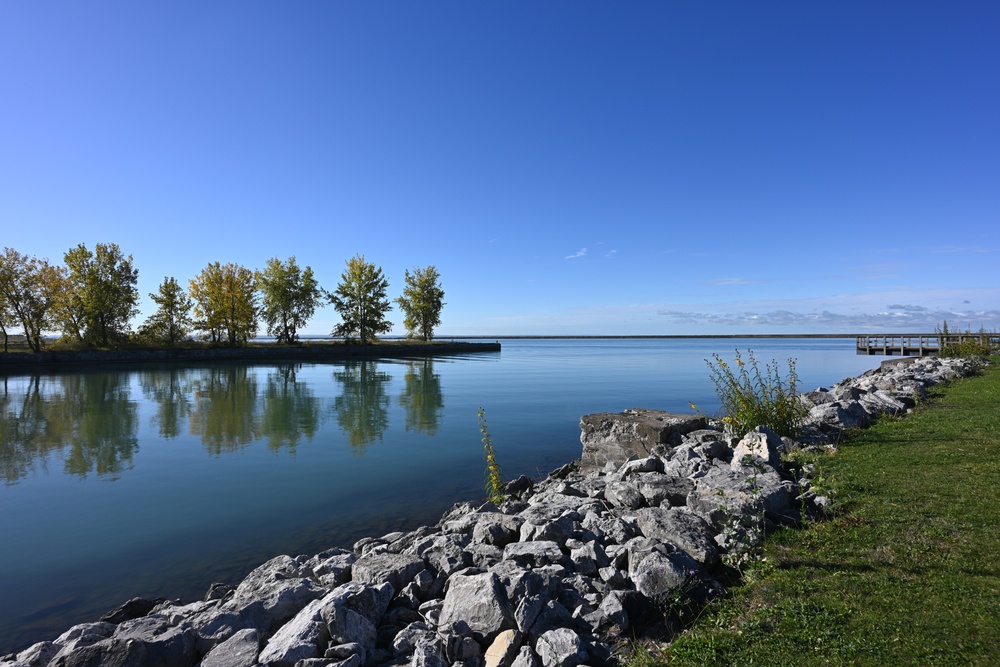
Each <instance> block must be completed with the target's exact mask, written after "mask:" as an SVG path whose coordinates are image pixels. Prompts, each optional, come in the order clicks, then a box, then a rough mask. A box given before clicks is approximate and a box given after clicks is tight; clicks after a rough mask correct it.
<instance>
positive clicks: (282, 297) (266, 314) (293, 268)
mask: <svg viewBox="0 0 1000 667" xmlns="http://www.w3.org/2000/svg"><path fill="white" fill-rule="evenodd" d="M257 287H258V289H259V290H260V293H261V304H260V305H261V307H260V314H261V317H262V318H263V320H264V323H265V324H266V325H267V333H269V334H270V335H272V336H274V337H275V338H276V339H277V341H278V342H279V343H288V344H291V343H294V342H295V341H296V340H297V339H298V329H299V328H300V327H304V326H305V325H306V324H307V323H308V322H309V318H311V317H312V316H313V313H315V312H316V307H317V306H319V304H320V302H321V300H322V297H323V290H322V289H320V287H319V283H317V282H316V278H315V277H313V270H312V267H309V266H307V267H306V268H305V269H300V268H299V265H298V264H297V263H296V262H295V257H291V258H290V259H289V260H288V261H287V262H282V261H281V260H279V259H278V258H277V257H273V258H271V259H269V260H267V267H266V268H265V269H264V270H263V271H258V272H257Z"/></svg>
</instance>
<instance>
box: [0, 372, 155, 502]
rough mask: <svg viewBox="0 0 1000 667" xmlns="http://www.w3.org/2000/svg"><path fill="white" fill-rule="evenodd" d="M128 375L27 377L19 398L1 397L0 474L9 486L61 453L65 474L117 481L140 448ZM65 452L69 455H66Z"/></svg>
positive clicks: (8, 394)
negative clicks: (51, 378) (50, 457)
mask: <svg viewBox="0 0 1000 667" xmlns="http://www.w3.org/2000/svg"><path fill="white" fill-rule="evenodd" d="M128 377H129V376H128V373H116V372H102V373H66V374H63V375H60V376H59V377H58V379H57V380H56V381H50V380H48V379H47V378H42V376H40V375H32V376H30V377H28V378H26V382H27V385H26V386H25V390H24V393H23V394H18V393H15V392H12V391H10V388H9V384H8V383H6V382H5V384H4V392H3V395H2V398H0V408H2V409H0V475H2V477H3V479H4V481H5V482H6V483H7V484H13V483H15V482H17V481H18V480H19V479H21V478H23V477H25V476H26V475H28V474H29V473H33V472H34V471H35V466H36V465H39V464H41V465H43V466H44V465H45V463H46V462H47V460H48V456H49V454H51V453H53V452H62V453H63V461H64V466H65V471H66V473H67V474H70V475H76V476H79V477H86V476H87V475H88V474H91V473H96V474H97V475H99V476H101V477H106V478H108V479H117V478H118V477H119V476H120V475H121V473H122V472H123V471H124V470H127V469H129V468H131V467H132V459H133V457H134V456H135V453H136V452H137V451H138V449H139V443H138V438H137V435H136V434H137V431H138V425H139V418H138V407H137V405H136V403H135V402H134V401H132V400H130V396H129V382H128ZM66 450H68V451H66Z"/></svg>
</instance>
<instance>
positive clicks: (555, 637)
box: [535, 628, 587, 667]
mask: <svg viewBox="0 0 1000 667" xmlns="http://www.w3.org/2000/svg"><path fill="white" fill-rule="evenodd" d="M535 650H536V651H537V652H538V657H539V659H540V660H541V662H542V665H543V666H544V667H576V665H580V664H583V663H584V662H586V661H587V649H586V646H585V644H584V642H583V640H582V639H580V635H578V634H576V633H575V632H573V631H572V630H570V629H569V628H557V629H555V630H549V631H548V632H546V633H545V634H543V635H541V636H540V637H539V638H538V641H537V642H536V643H535Z"/></svg>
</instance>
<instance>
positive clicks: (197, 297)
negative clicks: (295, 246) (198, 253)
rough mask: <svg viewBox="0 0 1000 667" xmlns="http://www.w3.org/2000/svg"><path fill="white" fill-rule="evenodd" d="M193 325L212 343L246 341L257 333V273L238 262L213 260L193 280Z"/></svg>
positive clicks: (239, 343) (241, 342) (234, 343)
mask: <svg viewBox="0 0 1000 667" xmlns="http://www.w3.org/2000/svg"><path fill="white" fill-rule="evenodd" d="M189 293H190V294H191V298H192V299H194V314H195V317H196V318H197V320H196V321H195V323H194V326H195V327H196V328H198V329H200V330H202V331H204V332H206V335H207V336H208V339H209V340H210V341H211V342H213V343H223V342H224V343H226V344H228V345H230V346H231V347H236V346H237V345H243V344H245V343H246V342H247V341H249V340H250V339H251V338H253V337H254V336H256V335H257V285H256V282H255V281H254V273H253V271H251V270H250V269H247V268H245V267H243V266H240V265H239V264H233V263H232V262H230V263H229V264H225V265H223V264H219V262H213V263H212V264H209V265H208V266H207V267H205V268H204V269H203V270H202V272H201V273H200V274H198V276H197V277H195V278H193V279H192V280H191V288H190V290H189Z"/></svg>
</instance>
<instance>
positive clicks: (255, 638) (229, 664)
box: [201, 628, 260, 667]
mask: <svg viewBox="0 0 1000 667" xmlns="http://www.w3.org/2000/svg"><path fill="white" fill-rule="evenodd" d="M258 653H260V633H259V632H257V630H256V629H254V628H248V629H246V630H240V631H239V632H237V633H235V634H234V635H233V636H232V637H230V638H229V639H227V640H226V641H224V642H222V643H221V644H218V645H217V646H216V647H215V648H213V649H212V650H211V651H209V652H208V654H207V655H206V656H205V657H204V658H203V659H202V661H201V667H251V665H255V664H257V654H258Z"/></svg>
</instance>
